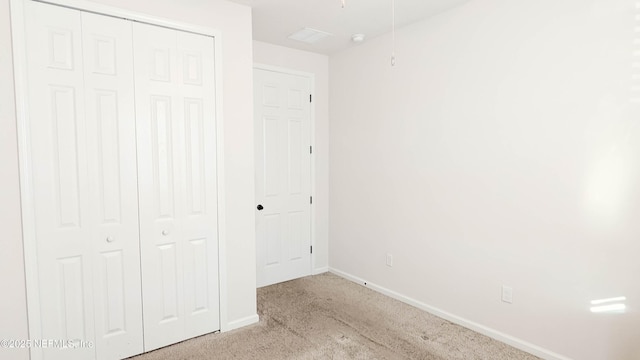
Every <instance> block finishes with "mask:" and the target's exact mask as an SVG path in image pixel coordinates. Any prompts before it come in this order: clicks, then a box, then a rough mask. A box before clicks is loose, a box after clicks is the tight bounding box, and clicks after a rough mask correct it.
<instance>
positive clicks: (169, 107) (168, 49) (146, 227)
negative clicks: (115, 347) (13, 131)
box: [133, 24, 185, 351]
mask: <svg viewBox="0 0 640 360" xmlns="http://www.w3.org/2000/svg"><path fill="white" fill-rule="evenodd" d="M133 33H134V38H133V39H134V49H135V50H134V62H135V68H136V69H141V70H140V71H136V73H135V79H136V80H135V81H136V117H137V123H136V126H137V136H138V153H137V154H138V179H139V183H140V185H139V213H140V241H141V243H140V249H141V259H142V289H143V291H142V294H143V309H144V310H143V311H144V316H143V317H144V329H145V334H144V337H145V351H150V350H153V349H157V348H159V347H162V346H166V345H168V344H172V343H175V342H178V341H181V340H184V338H183V336H182V335H183V332H184V326H185V321H184V318H185V317H184V311H183V305H182V300H183V297H182V289H183V287H184V281H183V277H182V267H183V264H182V262H181V260H180V259H181V258H182V251H183V246H182V243H181V238H182V234H181V221H180V214H181V213H182V209H181V208H180V205H181V202H177V201H176V199H179V198H180V197H181V196H182V194H181V189H182V186H181V184H180V183H179V181H180V179H181V177H180V176H176V175H177V174H180V173H181V172H182V169H181V168H180V165H181V163H182V162H181V158H180V150H181V149H182V148H183V147H184V145H183V144H182V142H183V136H182V134H183V133H184V130H183V123H182V122H181V121H180V118H181V117H180V113H179V111H178V108H179V104H178V101H177V100H176V99H175V93H176V89H175V86H174V85H173V81H174V79H175V78H176V74H177V71H178V67H177V54H176V33H175V31H173V30H169V29H164V28H159V27H154V26H150V25H145V24H134V26H133ZM142 69H144V70H142Z"/></svg>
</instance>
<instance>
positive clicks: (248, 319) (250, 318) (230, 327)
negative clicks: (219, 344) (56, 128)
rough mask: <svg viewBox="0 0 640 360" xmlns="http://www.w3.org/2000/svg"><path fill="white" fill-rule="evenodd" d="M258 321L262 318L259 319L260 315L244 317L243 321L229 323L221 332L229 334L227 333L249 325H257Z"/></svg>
mask: <svg viewBox="0 0 640 360" xmlns="http://www.w3.org/2000/svg"><path fill="white" fill-rule="evenodd" d="M258 321H260V318H259V317H258V314H254V315H250V316H247V317H244V318H242V319H238V320H233V321H229V322H228V323H227V326H225V327H224V328H222V329H221V331H222V332H227V331H231V330H235V329H239V328H241V327H244V326H247V325H251V324H255V323H257V322H258Z"/></svg>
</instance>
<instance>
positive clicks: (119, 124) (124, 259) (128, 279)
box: [81, 12, 143, 359]
mask: <svg viewBox="0 0 640 360" xmlns="http://www.w3.org/2000/svg"><path fill="white" fill-rule="evenodd" d="M81 18H82V38H83V41H82V50H83V54H84V55H83V60H84V62H83V63H84V82H85V88H84V99H85V104H86V107H85V113H86V116H85V122H86V131H87V133H86V136H87V142H86V146H87V155H88V156H87V160H88V179H89V204H90V207H91V211H90V212H88V213H87V217H90V224H91V225H92V227H91V229H92V234H91V235H92V241H93V249H94V258H93V260H92V262H93V264H92V265H93V274H94V275H93V293H94V304H93V306H94V311H95V344H96V355H97V358H98V359H122V358H125V357H129V356H132V355H135V354H139V353H142V352H143V338H142V337H143V336H142V334H143V333H142V297H141V293H140V289H141V279H140V242H139V231H138V201H137V200H138V186H137V185H138V182H137V167H136V128H135V106H134V91H133V89H134V87H133V45H132V30H131V27H132V23H131V22H130V21H125V20H123V19H117V18H112V17H108V16H103V15H96V14H91V13H87V12H82V14H81Z"/></svg>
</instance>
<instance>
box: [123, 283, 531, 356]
mask: <svg viewBox="0 0 640 360" xmlns="http://www.w3.org/2000/svg"><path fill="white" fill-rule="evenodd" d="M258 314H259V315H260V322H259V323H258V324H254V325H251V326H248V327H245V328H243V329H239V330H235V331H231V332H227V333H223V334H219V333H218V334H209V335H205V336H201V337H199V338H196V339H191V340H187V341H184V342H182V343H179V344H176V345H173V346H168V347H165V348H162V349H159V350H156V351H153V352H150V353H147V354H143V355H140V356H137V357H134V359H136V360H156V359H172V360H173V359H176V360H179V359H239V360H242V359H261V360H269V359H278V360H279V359H425V360H426V359H433V360H440V359H443V360H444V359H447V360H448V359H464V360H469V359H492V360H493V359H509V360H520V359H522V360H525V359H527V360H529V359H538V358H537V357H535V356H532V355H529V354H527V353H524V352H522V351H520V350H517V349H515V348H513V347H511V346H508V345H506V344H503V343H501V342H498V341H495V340H493V339H490V338H488V337H486V336H484V335H480V334H478V333H476V332H473V331H471V330H468V329H465V328H463V327H461V326H458V325H454V324H452V323H450V322H448V321H446V320H443V319H440V318H438V317H436V316H433V315H430V314H428V313H426V312H424V311H421V310H419V309H416V308H414V307H411V306H409V305H406V304H404V303H402V302H399V301H397V300H394V299H391V298H389V297H386V296H384V295H381V294H379V293H377V292H374V291H373V290H370V289H367V288H365V287H364V286H360V285H357V284H354V283H352V282H350V281H347V280H345V279H342V278H340V277H338V276H336V275H333V274H329V273H327V274H322V275H316V276H310V277H306V278H303V279H298V280H293V281H289V282H286V283H282V284H277V285H272V286H268V287H265V288H261V289H258Z"/></svg>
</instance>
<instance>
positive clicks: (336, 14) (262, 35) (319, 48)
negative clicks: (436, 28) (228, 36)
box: [231, 0, 470, 54]
mask: <svg viewBox="0 0 640 360" xmlns="http://www.w3.org/2000/svg"><path fill="white" fill-rule="evenodd" d="M231 1H233V2H235V3H239V4H244V5H249V6H251V7H252V9H253V38H254V39H255V40H258V41H264V42H267V43H271V44H276V45H282V46H286V47H290V48H296V49H300V50H307V51H313V52H317V53H322V54H332V53H335V52H337V51H340V50H343V49H345V48H347V47H349V46H354V44H353V43H352V42H351V35H353V34H358V33H362V34H365V35H366V38H367V39H371V38H373V37H376V36H378V35H381V34H384V33H387V32H389V31H391V0H345V3H346V6H345V7H344V8H342V2H341V0H231ZM468 1H470V0H395V2H396V27H401V26H404V25H407V24H410V23H412V22H415V21H418V20H422V19H424V18H427V17H430V16H433V15H435V14H438V13H441V12H443V11H446V10H448V9H450V8H453V7H455V6H458V5H460V4H462V3H465V2H468ZM304 27H310V28H314V29H318V30H322V31H326V32H328V33H331V34H333V36H331V37H329V38H326V39H324V40H321V41H319V42H318V43H315V44H312V45H310V44H305V43H302V42H298V41H294V40H290V39H288V38H287V37H288V36H289V35H290V34H291V33H293V32H295V31H297V30H300V29H302V28H304ZM365 41H366V39H365Z"/></svg>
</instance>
